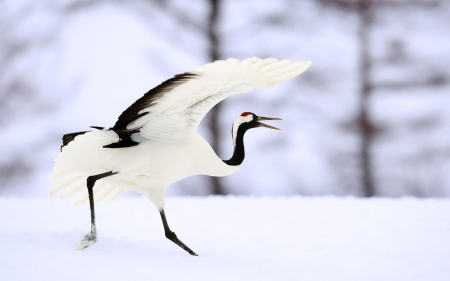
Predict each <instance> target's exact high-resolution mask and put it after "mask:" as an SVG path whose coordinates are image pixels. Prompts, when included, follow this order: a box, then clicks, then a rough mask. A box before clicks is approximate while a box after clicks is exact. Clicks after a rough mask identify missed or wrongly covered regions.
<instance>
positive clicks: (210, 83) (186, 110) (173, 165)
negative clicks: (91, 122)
mask: <svg viewBox="0 0 450 281" xmlns="http://www.w3.org/2000/svg"><path fill="white" fill-rule="evenodd" d="M310 64H311V63H310V62H292V61H291V60H284V61H278V60H276V59H273V58H270V59H265V60H261V59H259V58H249V59H246V60H243V61H239V60H236V59H229V60H227V61H216V62H214V63H209V64H206V65H204V66H202V67H199V68H197V69H194V70H193V71H191V72H189V73H184V74H181V75H177V76H175V77H174V78H172V79H169V80H168V81H166V82H164V83H162V84H161V85H159V86H157V87H156V88H154V89H152V90H150V91H149V92H148V93H146V94H145V95H144V96H143V97H142V98H141V99H139V100H137V101H136V102H135V103H134V104H133V105H131V106H130V107H129V108H128V109H127V110H125V111H124V112H123V113H122V115H121V116H120V117H119V119H118V121H117V122H116V124H115V125H114V127H112V128H104V129H103V128H99V127H93V130H92V131H90V132H79V133H72V134H67V135H65V136H64V137H63V141H64V143H63V147H62V149H61V153H60V154H59V155H58V156H57V157H56V158H55V165H54V173H53V174H52V175H51V176H50V179H51V180H52V181H54V184H53V185H52V187H51V189H50V193H51V194H54V193H57V192H61V198H67V197H69V196H71V195H74V194H75V193H77V196H76V198H75V200H74V203H75V205H78V204H80V203H82V202H84V201H86V200H88V199H89V201H90V207H91V233H90V234H88V235H86V237H85V238H83V239H82V240H81V241H80V242H79V243H78V244H77V246H76V247H77V248H78V249H84V248H87V247H88V246H90V245H92V244H93V243H95V241H96V236H97V232H96V227H95V213H94V202H98V201H101V200H102V199H106V201H113V200H114V199H115V198H116V197H117V196H118V195H119V194H120V193H121V192H122V191H123V190H125V189H130V190H136V191H138V192H140V193H142V194H144V195H145V196H146V197H147V198H148V199H149V200H150V201H151V202H152V203H153V204H154V205H155V206H156V207H157V208H158V210H159V211H160V213H161V217H162V220H163V225H164V230H165V233H166V237H167V238H169V239H170V240H172V241H173V242H175V243H176V244H177V245H179V246H180V247H182V248H183V249H185V250H186V251H188V252H189V253H190V254H193V255H195V253H194V252H193V251H192V250H190V249H189V248H188V247H187V246H186V245H184V244H183V243H182V242H181V241H179V240H178V238H177V237H176V235H175V233H173V232H171V231H170V229H169V227H168V224H167V220H166V217H165V213H164V207H165V206H164V202H165V200H164V198H165V189H166V187H167V186H169V185H170V184H172V183H174V182H177V181H179V180H182V179H184V178H186V177H189V176H193V175H199V174H202V175H209V176H216V177H220V176H227V175H230V174H233V173H234V172H236V171H237V170H238V169H239V168H240V166H241V164H242V162H243V160H244V157H245V152H244V143H243V138H244V134H245V132H246V131H247V130H248V129H251V128H256V127H268V128H271V129H276V128H275V127H271V126H269V125H265V124H262V123H260V122H259V121H261V120H279V119H277V118H267V117H258V116H257V115H255V114H253V113H250V112H244V113H242V114H241V115H240V116H239V117H238V118H237V119H236V121H235V122H234V124H233V129H232V137H233V144H234V153H233V156H232V157H231V158H230V159H229V160H222V159H220V158H219V157H218V156H217V155H216V153H215V152H214V150H213V149H212V148H211V146H210V145H209V144H208V143H207V142H206V140H205V139H203V138H202V137H201V136H200V135H199V134H198V133H197V127H198V125H199V123H200V122H201V120H202V119H203V117H204V116H205V115H206V113H207V112H208V111H209V110H210V109H211V108H212V107H213V106H214V105H216V104H217V103H218V102H220V101H221V100H223V99H224V98H226V97H228V96H231V95H234V94H237V93H244V92H249V91H251V90H252V89H253V88H257V87H260V88H262V87H269V86H272V85H275V84H277V83H280V82H282V81H285V80H287V79H290V78H293V77H295V76H297V75H299V74H301V73H302V72H303V71H305V70H306V69H307V68H308V67H309V65H310ZM86 185H87V189H86V188H85V187H86Z"/></svg>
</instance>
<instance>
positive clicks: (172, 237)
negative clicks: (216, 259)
mask: <svg viewBox="0 0 450 281" xmlns="http://www.w3.org/2000/svg"><path fill="white" fill-rule="evenodd" d="M166 237H167V239H169V240H170V241H172V242H173V243H175V244H177V245H178V246H180V247H181V248H182V249H183V250H185V251H186V252H188V253H189V254H190V255H192V256H198V255H197V254H196V253H195V252H194V251H192V250H191V249H190V248H189V247H188V246H186V244H184V243H183V242H181V241H180V239H178V237H177V235H176V234H175V232H172V231H171V232H168V233H166Z"/></svg>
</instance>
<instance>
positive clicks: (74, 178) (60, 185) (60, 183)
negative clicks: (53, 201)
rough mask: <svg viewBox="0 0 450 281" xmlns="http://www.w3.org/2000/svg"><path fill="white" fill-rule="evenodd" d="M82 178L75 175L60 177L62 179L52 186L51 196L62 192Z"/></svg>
mask: <svg viewBox="0 0 450 281" xmlns="http://www.w3.org/2000/svg"><path fill="white" fill-rule="evenodd" d="M81 177H82V176H81V175H79V174H75V173H70V174H65V175H62V176H60V178H58V179H57V181H56V182H55V183H54V184H53V185H52V187H51V188H50V190H49V193H50V195H53V194H55V193H58V192H60V191H61V190H63V189H64V188H65V187H66V186H67V185H68V184H70V183H72V182H74V181H77V180H78V179H80V178H81Z"/></svg>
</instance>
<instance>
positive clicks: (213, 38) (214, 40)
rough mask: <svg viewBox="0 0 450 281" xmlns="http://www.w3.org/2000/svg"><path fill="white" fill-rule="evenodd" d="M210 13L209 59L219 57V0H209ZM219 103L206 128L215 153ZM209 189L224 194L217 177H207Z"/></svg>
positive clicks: (208, 34)
mask: <svg viewBox="0 0 450 281" xmlns="http://www.w3.org/2000/svg"><path fill="white" fill-rule="evenodd" d="M209 4H210V14H209V21H208V26H207V36H208V40H209V54H208V56H209V57H208V59H209V61H215V60H218V59H220V39H219V35H218V28H217V26H218V21H219V17H220V0H209ZM221 109H222V108H221V103H219V104H217V105H216V106H215V107H213V108H212V109H211V112H210V113H209V115H210V116H209V123H208V129H209V131H210V133H211V146H212V148H213V149H214V150H215V151H216V153H217V155H221V153H220V152H221V142H220V140H221V135H220V128H219V118H220V113H221ZM209 179H210V184H211V191H212V193H213V194H222V195H223V194H225V188H224V186H223V181H222V179H221V178H218V177H209Z"/></svg>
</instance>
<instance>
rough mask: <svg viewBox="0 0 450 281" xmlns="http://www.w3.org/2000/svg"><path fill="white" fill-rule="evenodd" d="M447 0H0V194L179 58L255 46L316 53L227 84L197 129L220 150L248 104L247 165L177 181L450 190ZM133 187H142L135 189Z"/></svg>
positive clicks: (194, 59)
mask: <svg viewBox="0 0 450 281" xmlns="http://www.w3.org/2000/svg"><path fill="white" fill-rule="evenodd" d="M449 15H450V2H449V1H447V0H371V1H370V0H301V1H295V0H276V1H275V0H274V1H261V0H253V1H251V0H248V1H239V0H196V1H184V0H170V1H163V0H128V1H118V0H116V1H114V0H99V1H85V0H40V1H33V0H3V1H0V38H1V39H0V42H1V44H0V196H13V197H23V196H46V194H47V191H48V189H49V186H50V184H49V182H48V180H47V178H48V175H49V174H50V173H51V169H52V165H53V158H54V157H55V156H56V155H57V153H58V152H59V149H60V146H61V137H62V135H63V134H65V133H70V132H77V131H83V130H87V129H88V127H89V126H106V127H111V126H113V125H114V123H115V121H116V120H117V117H118V116H119V115H120V113H121V112H122V111H123V110H125V109H126V108H127V107H128V106H129V105H131V104H132V103H133V102H134V101H135V100H136V99H138V98H140V97H141V96H142V95H143V94H144V93H145V92H147V91H148V90H149V89H151V88H153V87H155V86H156V85H158V84H159V83H161V82H163V81H164V80H166V79H168V78H170V77H172V76H173V75H174V74H177V73H182V72H186V71H189V70H191V69H193V68H195V67H197V66H200V65H203V64H204V63H207V62H210V61H213V60H217V59H226V58H229V57H235V58H238V59H245V58H247V57H251V56H258V57H262V58H265V57H276V58H279V59H285V58H290V59H293V60H312V61H313V65H312V66H311V67H310V69H308V70H307V71H306V72H305V73H304V74H302V75H301V76H300V77H298V78H296V79H294V80H290V81H288V82H285V83H283V84H281V85H278V86H275V87H273V88H269V89H264V90H255V91H253V92H252V93H249V94H245V95H238V96H234V97H232V98H230V99H228V100H226V101H224V102H223V103H221V104H220V106H219V107H216V108H214V110H213V111H211V112H210V113H209V114H208V115H207V116H206V118H205V119H204V122H203V123H202V124H201V128H200V132H201V134H202V135H203V136H204V137H205V138H206V139H207V140H208V141H209V142H210V143H211V144H212V145H213V147H214V148H215V150H216V152H217V153H218V155H219V156H221V157H222V158H226V159H228V158H229V156H230V155H231V154H232V149H233V145H232V140H231V133H230V130H231V125H232V123H233V121H234V119H235V118H236V117H237V116H238V115H239V114H240V113H241V112H243V111H252V112H255V113H256V114H258V115H262V116H271V117H280V118H282V119H283V121H281V122H279V123H278V124H276V125H277V126H279V127H280V128H282V131H279V132H275V131H271V130H263V129H259V130H252V131H251V132H249V133H248V134H247V135H246V152H247V155H246V156H247V158H246V160H245V164H244V165H243V167H242V168H241V169H240V170H239V171H238V172H237V173H236V174H234V175H232V176H229V177H225V178H220V179H219V178H209V177H205V176H196V177H192V178H189V179H186V180H183V181H181V182H179V183H176V184H174V185H173V186H171V187H170V188H168V194H169V195H209V194H236V195H269V196H275V195H282V196H286V195H294V194H300V195H323V194H333V195H354V196H361V197H370V196H389V197H398V196H417V197H448V196H450V133H449V132H450V67H449V65H450V16H449ZM135 194H137V193H135Z"/></svg>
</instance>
